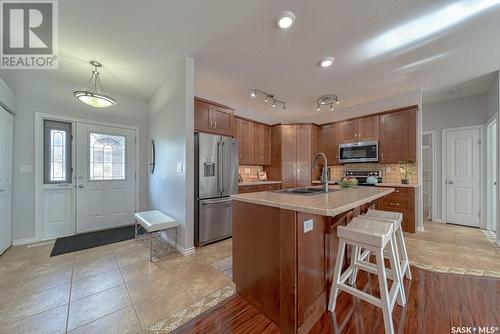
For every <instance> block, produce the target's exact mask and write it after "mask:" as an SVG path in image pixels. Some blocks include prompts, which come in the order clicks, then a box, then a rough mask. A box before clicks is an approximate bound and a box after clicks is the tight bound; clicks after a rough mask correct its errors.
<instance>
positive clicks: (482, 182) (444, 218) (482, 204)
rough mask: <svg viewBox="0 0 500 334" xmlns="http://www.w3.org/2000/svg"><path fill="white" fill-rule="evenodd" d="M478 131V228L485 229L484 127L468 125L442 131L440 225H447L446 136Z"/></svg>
mask: <svg viewBox="0 0 500 334" xmlns="http://www.w3.org/2000/svg"><path fill="white" fill-rule="evenodd" d="M476 129H478V130H479V138H480V140H481V145H480V148H479V171H480V177H479V187H480V189H479V195H480V196H479V212H480V214H481V217H480V219H479V228H481V229H484V228H485V227H486V223H485V221H486V220H485V202H486V201H485V194H484V187H485V183H486V181H485V174H486V173H485V172H484V166H485V163H484V157H485V155H486V154H485V150H484V148H485V146H486V145H484V141H485V126H484V125H470V126H462V127H457V128H447V129H443V130H442V134H441V136H442V138H441V139H442V141H441V156H442V157H443V158H442V159H443V160H442V162H441V201H442V202H441V212H442V217H441V218H442V223H444V224H448V212H447V210H448V206H447V198H446V193H447V192H446V167H447V163H448V161H447V160H446V156H447V148H446V136H447V135H448V133H450V132H454V131H461V130H476Z"/></svg>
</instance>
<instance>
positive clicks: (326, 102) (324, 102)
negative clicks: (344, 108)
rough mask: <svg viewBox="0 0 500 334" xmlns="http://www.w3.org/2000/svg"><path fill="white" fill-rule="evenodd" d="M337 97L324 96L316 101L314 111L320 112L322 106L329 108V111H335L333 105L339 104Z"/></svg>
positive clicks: (332, 95) (333, 95)
mask: <svg viewBox="0 0 500 334" xmlns="http://www.w3.org/2000/svg"><path fill="white" fill-rule="evenodd" d="M339 103H340V100H339V96H338V95H336V94H329V95H324V96H321V97H320V98H319V99H318V100H317V101H316V111H320V110H321V107H323V106H329V107H330V111H333V110H335V105H336V104H339Z"/></svg>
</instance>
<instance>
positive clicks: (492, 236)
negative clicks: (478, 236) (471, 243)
mask: <svg viewBox="0 0 500 334" xmlns="http://www.w3.org/2000/svg"><path fill="white" fill-rule="evenodd" d="M483 233H484V236H485V237H486V239H488V241H489V242H491V243H492V245H493V246H496V245H497V240H496V239H497V234H496V233H495V232H493V231H487V230H483Z"/></svg>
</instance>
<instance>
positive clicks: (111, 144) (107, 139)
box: [89, 133, 126, 181]
mask: <svg viewBox="0 0 500 334" xmlns="http://www.w3.org/2000/svg"><path fill="white" fill-rule="evenodd" d="M89 142H90V159H89V161H90V180H91V181H97V180H125V175H126V174H125V161H126V159H125V144H126V143H125V137H123V136H113V135H106V134H100V133H90V141H89Z"/></svg>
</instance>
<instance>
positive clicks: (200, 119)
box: [194, 98, 235, 136]
mask: <svg viewBox="0 0 500 334" xmlns="http://www.w3.org/2000/svg"><path fill="white" fill-rule="evenodd" d="M194 129H195V130H196V131H201V132H208V133H213V134H219V135H223V136H234V132H235V122H234V110H233V109H230V108H227V107H223V106H221V105H217V104H215V103H214V102H210V101H207V100H203V99H199V98H195V100H194Z"/></svg>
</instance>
